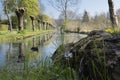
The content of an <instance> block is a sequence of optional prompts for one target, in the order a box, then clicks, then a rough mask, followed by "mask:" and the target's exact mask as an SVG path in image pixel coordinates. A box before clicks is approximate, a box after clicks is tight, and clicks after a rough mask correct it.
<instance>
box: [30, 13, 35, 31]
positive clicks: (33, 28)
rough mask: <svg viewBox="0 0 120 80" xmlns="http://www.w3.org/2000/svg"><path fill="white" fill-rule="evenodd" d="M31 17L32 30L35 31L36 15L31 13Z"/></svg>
mask: <svg viewBox="0 0 120 80" xmlns="http://www.w3.org/2000/svg"><path fill="white" fill-rule="evenodd" d="M30 19H31V21H32V30H33V31H35V23H34V20H35V17H34V16H32V15H31V16H30Z"/></svg>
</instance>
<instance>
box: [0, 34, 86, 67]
mask: <svg viewBox="0 0 120 80" xmlns="http://www.w3.org/2000/svg"><path fill="white" fill-rule="evenodd" d="M85 36H86V35H82V34H73V33H69V34H65V36H64V43H65V44H66V43H71V42H76V41H78V40H80V39H81V38H83V37H85ZM61 42H62V41H61V35H60V34H58V33H54V34H53V33H52V34H44V35H40V36H37V37H35V36H34V37H32V38H29V39H26V40H24V41H18V42H11V43H6V44H5V43H4V44H0V67H3V66H6V65H7V66H9V67H12V68H14V66H19V65H21V64H22V63H27V64H28V65H33V66H36V65H38V63H39V62H40V61H41V60H44V59H46V57H51V56H52V54H53V53H54V52H55V51H56V49H57V48H58V47H59V46H60V44H61Z"/></svg>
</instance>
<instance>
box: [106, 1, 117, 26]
mask: <svg viewBox="0 0 120 80" xmlns="http://www.w3.org/2000/svg"><path fill="white" fill-rule="evenodd" d="M108 5H109V13H110V20H111V22H112V27H113V28H115V27H116V26H118V20H117V16H116V15H115V11H114V3H113V0H108Z"/></svg>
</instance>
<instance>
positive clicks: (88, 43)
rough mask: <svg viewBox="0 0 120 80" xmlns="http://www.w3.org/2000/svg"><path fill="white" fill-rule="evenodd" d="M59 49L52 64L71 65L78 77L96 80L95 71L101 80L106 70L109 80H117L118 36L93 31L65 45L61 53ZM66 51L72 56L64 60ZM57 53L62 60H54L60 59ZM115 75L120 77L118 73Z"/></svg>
mask: <svg viewBox="0 0 120 80" xmlns="http://www.w3.org/2000/svg"><path fill="white" fill-rule="evenodd" d="M60 49H61V48H59V49H58V50H57V51H56V52H55V55H56V56H54V57H53V62H54V61H60V63H61V64H63V63H64V64H69V65H71V67H72V68H73V69H75V70H76V71H79V77H88V78H89V79H90V80H96V79H95V75H94V71H95V74H97V75H96V77H97V78H98V79H97V80H103V79H102V78H101V77H100V76H101V75H102V76H103V77H104V75H105V74H104V73H106V72H105V71H106V69H107V70H108V73H107V75H108V76H109V77H111V80H113V79H114V80H118V78H119V77H118V76H115V75H116V73H118V71H119V70H118V69H119V68H120V36H117V37H116V36H112V35H111V34H109V33H107V32H105V31H103V30H94V31H92V32H90V33H89V34H88V36H87V37H86V38H83V39H81V40H79V41H78V42H76V43H74V44H72V45H67V46H66V45H65V50H64V51H63V52H62V53H60V52H58V51H61V50H60ZM66 51H67V53H70V54H72V56H70V57H68V56H67V59H66V58H65V55H66V54H65V55H64V53H66ZM58 53H59V54H60V55H61V54H62V55H61V57H62V58H61V59H59V60H56V59H58V58H59V57H60V56H59V55H58ZM68 55H69V54H68ZM56 57H57V58H56ZM68 62H69V63H68ZM56 63H57V62H56ZM95 67H96V68H97V70H98V71H97V70H96V68H95ZM94 68H95V70H94V71H93V69H94ZM98 72H99V73H98ZM117 75H119V76H120V74H119V73H118V74H117ZM119 79H120V78H119Z"/></svg>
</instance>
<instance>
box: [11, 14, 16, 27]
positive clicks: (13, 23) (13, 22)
mask: <svg viewBox="0 0 120 80" xmlns="http://www.w3.org/2000/svg"><path fill="white" fill-rule="evenodd" d="M11 20H12V26H13V29H17V26H18V19H17V16H11Z"/></svg>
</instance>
